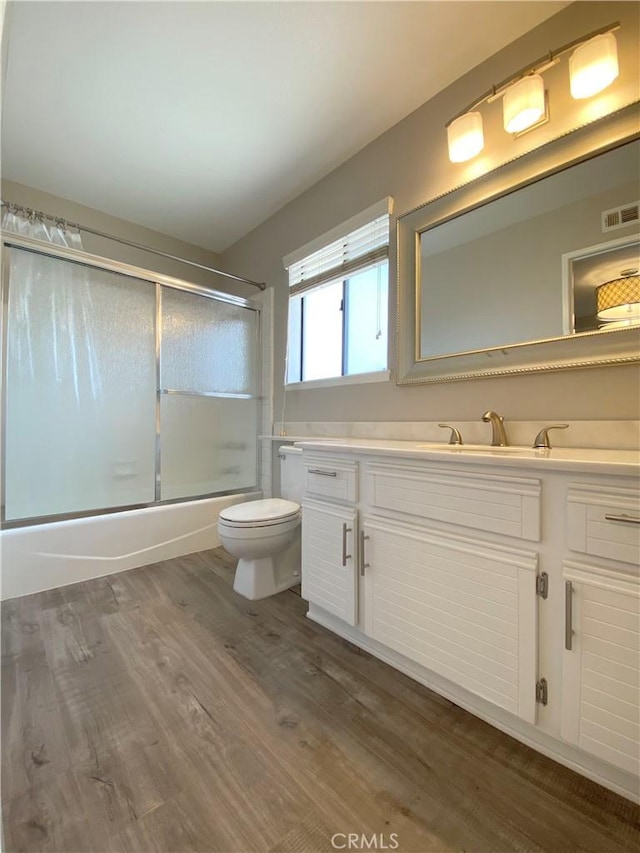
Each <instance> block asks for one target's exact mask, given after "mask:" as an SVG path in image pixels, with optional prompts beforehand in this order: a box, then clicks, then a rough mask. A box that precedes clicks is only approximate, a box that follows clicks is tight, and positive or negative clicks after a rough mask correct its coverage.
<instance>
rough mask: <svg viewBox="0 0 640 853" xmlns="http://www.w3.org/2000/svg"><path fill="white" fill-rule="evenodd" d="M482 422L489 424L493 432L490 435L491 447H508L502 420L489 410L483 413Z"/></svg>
mask: <svg viewBox="0 0 640 853" xmlns="http://www.w3.org/2000/svg"><path fill="white" fill-rule="evenodd" d="M482 420H483V421H484V422H485V423H487V424H491V429H492V430H493V432H492V434H491V446H492V447H508V446H509V439H508V438H507V433H506V432H505V428H504V418H503V417H502V416H501V415H498V414H496V413H495V412H492V411H491V410H489V411H488V412H485V413H484V415H483V416H482Z"/></svg>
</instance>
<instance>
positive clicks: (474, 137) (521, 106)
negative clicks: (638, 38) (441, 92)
mask: <svg viewBox="0 0 640 853" xmlns="http://www.w3.org/2000/svg"><path fill="white" fill-rule="evenodd" d="M619 28H620V24H619V23H618V22H616V23H614V24H609V26H607V27H602V29H599V30H596V31H595V32H592V33H589V35H586V36H583V37H582V38H579V39H575V40H574V41H572V42H569V44H565V45H564V46H563V47H560V48H558V49H557V50H554V51H549V53H548V54H547V55H546V56H543V57H541V58H540V59H538V60H537V61H536V62H533V63H532V64H531V65H527V66H526V67H525V68H522V69H521V70H520V71H518V72H517V73H516V74H512V75H511V77H508V78H507V79H506V80H503V81H502V83H498V84H497V85H496V86H492V87H491V89H490V90H489V91H488V92H485V93H484V95H482V96H481V97H480V98H478V99H477V100H475V101H474V102H473V103H471V104H469V106H468V107H467V108H466V109H464V110H462V112H460V113H458V115H456V116H454V117H453V118H452V119H451V120H450V121H449V122H447V125H446V127H447V139H448V143H449V159H450V160H451V162H452V163H464V162H465V161H466V160H471V158H472V157H475V156H476V154H479V153H480V151H482V149H483V148H484V136H483V132H482V115H481V113H480V112H478V107H480V106H482V104H485V103H492V102H493V101H495V100H497V99H498V98H502V99H503V120H504V128H505V130H506V131H507V133H513V134H519V133H522V132H523V131H525V130H529V129H531V128H533V127H535V126H536V125H538V124H541V123H542V122H543V121H545V120H546V117H547V102H546V92H545V88H544V80H543V79H542V76H541V75H542V74H543V73H544V72H545V71H547V70H548V69H549V68H551V67H553V66H554V65H557V64H558V63H559V62H560V57H561V56H563V55H564V54H565V53H568V52H569V51H573V53H572V55H571V57H570V59H569V75H570V88H571V95H572V96H573V97H574V98H590V97H592V96H593V95H596V94H598V92H601V91H602V90H603V89H606V88H607V86H609V85H610V84H611V83H612V82H613V81H614V80H615V79H616V77H617V76H618V52H617V47H616V37H615V35H614V31H615V30H617V29H619Z"/></svg>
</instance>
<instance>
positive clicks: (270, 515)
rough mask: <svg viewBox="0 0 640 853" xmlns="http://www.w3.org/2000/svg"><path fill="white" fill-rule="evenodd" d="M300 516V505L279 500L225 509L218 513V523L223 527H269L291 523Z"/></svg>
mask: <svg viewBox="0 0 640 853" xmlns="http://www.w3.org/2000/svg"><path fill="white" fill-rule="evenodd" d="M299 515H300V505H299V504H297V503H295V502H294V501H285V500H282V499H281V498H266V499H265V500H261V501H246V502H245V503H241V504H235V505H234V506H230V507H227V508H226V509H223V510H222V511H221V512H220V515H219V519H218V520H219V522H220V523H221V524H222V525H223V526H225V527H235V528H251V527H271V526H272V525H274V524H284V523H285V522H289V521H293V520H295V519H296V518H298V517H299Z"/></svg>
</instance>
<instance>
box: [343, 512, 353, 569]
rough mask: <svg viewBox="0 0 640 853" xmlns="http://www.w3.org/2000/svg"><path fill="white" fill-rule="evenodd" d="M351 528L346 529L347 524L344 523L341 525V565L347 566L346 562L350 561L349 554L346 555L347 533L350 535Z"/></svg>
mask: <svg viewBox="0 0 640 853" xmlns="http://www.w3.org/2000/svg"><path fill="white" fill-rule="evenodd" d="M351 530H352V528H351V527H347V522H346V521H345V522H344V524H343V525H342V565H343V566H346V565H347V560H350V559H351V554H347V533H351Z"/></svg>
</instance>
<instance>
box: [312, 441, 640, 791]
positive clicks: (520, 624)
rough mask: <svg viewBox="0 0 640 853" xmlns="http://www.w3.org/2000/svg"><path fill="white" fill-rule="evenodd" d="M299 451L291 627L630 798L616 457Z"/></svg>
mask: <svg viewBox="0 0 640 853" xmlns="http://www.w3.org/2000/svg"><path fill="white" fill-rule="evenodd" d="M301 444H302V447H303V451H304V452H303V468H304V477H305V496H304V499H303V520H302V543H303V547H302V596H303V598H305V599H306V600H307V601H308V602H309V612H308V616H309V617H310V618H311V619H313V620H314V621H316V622H319V623H320V624H322V625H324V626H325V627H327V628H329V629H330V630H332V631H334V632H335V633H337V634H339V635H340V636H342V637H344V638H345V639H348V640H350V641H351V642H353V643H355V644H356V645H358V646H360V647H361V648H363V649H365V650H367V651H369V652H370V653H372V654H374V655H376V656H377V657H379V658H380V659H382V660H384V661H386V662H387V663H389V664H391V665H392V666H395V667H396V668H397V669H399V670H401V671H402V672H404V673H406V674H407V675H410V676H411V677H413V678H415V679H416V680H418V681H420V682H422V683H423V684H425V685H426V686H427V687H429V688H431V689H432V690H435V691H436V692H438V693H441V694H442V695H444V696H446V697H447V698H449V699H451V700H452V701H453V702H455V703H456V704H458V705H461V706H462V707H464V708H466V709H467V710H469V711H471V712H473V713H475V714H477V715H478V716H480V717H482V718H483V719H485V720H487V721H488V722H490V723H492V724H493V725H496V726H497V727H499V728H501V729H503V730H504V731H506V732H508V733H509V734H511V735H512V736H514V737H516V738H518V739H520V740H522V741H523V742H525V743H527V744H529V745H530V746H533V747H534V748H536V749H539V750H540V751H542V752H544V753H545V754H547V755H550V756H552V757H554V758H555V759H556V760H558V761H560V762H562V763H564V764H566V765H568V766H570V767H572V768H573V769H575V770H577V771H579V772H582V773H584V774H585V775H587V776H590V777H591V778H593V779H595V780H596V781H598V782H600V783H601V784H604V785H606V786H608V787H610V788H612V789H613V790H615V791H618V792H619V793H622V794H623V795H625V796H628V797H631V798H632V799H637V798H638V791H640V784H639V781H638V769H639V767H638V765H639V761H640V752H639V744H640V724H639V706H640V677H639V673H640V574H639V567H638V554H639V542H640V524H638V523H637V520H638V518H639V516H640V512H639V509H638V507H639V503H638V501H639V490H638V466H637V460H636V459H635V457H634V456H633V454H630V453H628V454H627V455H626V456H625V455H624V453H623V452H622V453H623V455H622V457H618V456H616V453H615V452H612V451H603V452H602V453H601V454H600V457H597V460H596V461H597V464H595V465H594V460H593V455H592V458H590V459H587V461H586V463H583V462H582V461H581V457H580V452H579V451H571V450H567V451H560V452H557V453H556V452H555V451H552V452H551V454H549V453H545V452H542V453H540V454H539V455H538V454H536V453H535V452H533V451H531V450H526V449H525V450H524V452H523V453H522V454H521V455H520V456H519V457H518V451H516V450H515V449H514V448H508V449H507V451H505V452H504V454H500V452H499V451H497V450H496V451H495V456H494V455H493V454H494V452H493V451H492V450H490V449H488V448H487V449H486V450H484V451H483V452H482V453H478V454H474V452H473V451H472V450H471V449H465V451H462V452H460V453H459V454H458V453H456V451H455V449H454V450H450V451H442V452H436V451H428V452H426V453H422V452H419V449H416V448H409V449H408V450H405V449H404V447H403V446H402V445H403V444H406V445H409V444H410V443H409V442H406V443H403V442H390V443H389V446H385V444H384V442H382V441H380V442H376V441H373V440H370V441H367V440H360V441H358V440H357V439H353V440H350V441H349V440H345V441H344V443H341V444H338V443H336V442H332V443H331V444H326V445H324V446H323V445H322V444H321V443H320V442H317V441H316V442H313V443H311V442H310V443H309V444H306V443H303V442H301ZM619 459H620V461H621V463H622V464H620V461H618V460H619Z"/></svg>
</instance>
